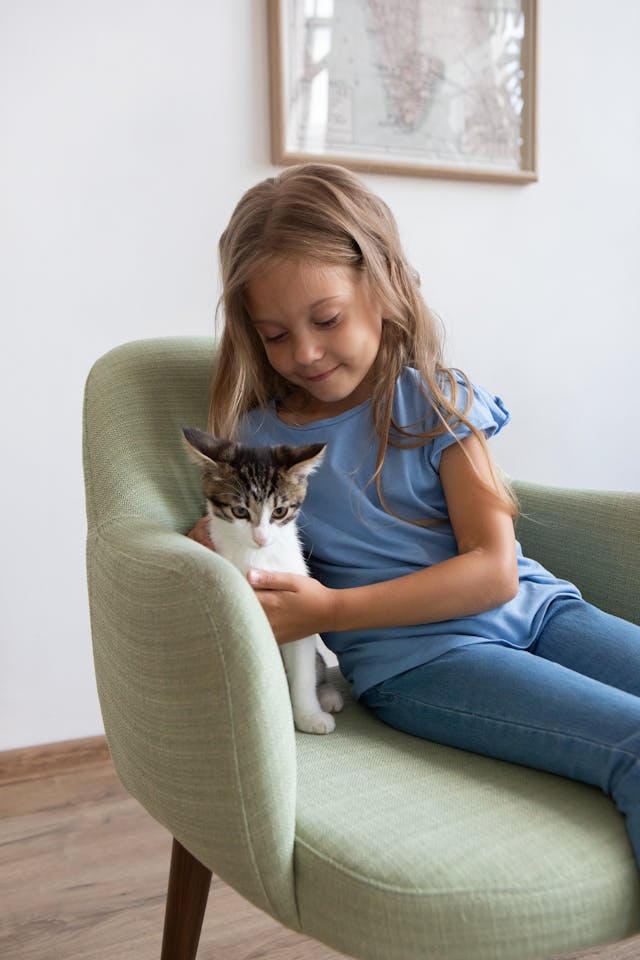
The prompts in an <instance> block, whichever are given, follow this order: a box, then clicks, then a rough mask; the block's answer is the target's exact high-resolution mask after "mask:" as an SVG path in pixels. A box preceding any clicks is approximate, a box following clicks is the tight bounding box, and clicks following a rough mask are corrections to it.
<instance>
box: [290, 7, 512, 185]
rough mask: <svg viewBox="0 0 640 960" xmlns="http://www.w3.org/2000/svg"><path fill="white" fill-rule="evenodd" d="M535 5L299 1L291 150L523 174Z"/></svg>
mask: <svg viewBox="0 0 640 960" xmlns="http://www.w3.org/2000/svg"><path fill="white" fill-rule="evenodd" d="M523 2H526V0H287V3H288V5H289V6H288V15H287V22H288V25H289V26H288V30H289V32H290V35H289V36H288V37H285V38H284V39H285V48H286V49H287V50H288V51H289V55H288V62H287V69H286V78H285V98H286V100H285V102H286V112H287V117H288V125H287V141H286V149H288V150H291V151H292V152H295V153H303V154H304V153H308V154H316V155H317V154H323V155H328V156H330V155H332V154H333V155H335V156H350V157H356V158H357V157H358V156H362V157H367V158H371V159H380V160H387V161H401V162H403V163H407V162H409V163H411V162H415V163H416V164H425V163H433V164H437V165H441V166H442V165H447V166H450V167H456V166H464V167H473V166H477V167H481V168H483V169H491V168H495V169H496V170H503V171H509V170H513V171H518V170H521V169H522V167H523V135H522V128H523V108H524V94H523V85H524V68H523V40H524V35H525V13H524V10H523Z"/></svg>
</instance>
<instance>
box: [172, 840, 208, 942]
mask: <svg viewBox="0 0 640 960" xmlns="http://www.w3.org/2000/svg"><path fill="white" fill-rule="evenodd" d="M210 886H211V870H209V868H208V867H205V866H204V865H203V864H202V863H200V861H199V860H196V858H195V857H194V856H193V855H192V854H190V853H189V851H188V850H185V848H184V847H183V846H182V844H180V843H178V841H177V840H176V839H175V837H174V840H173V848H172V851H171V867H170V868H169V889H168V890H167V905H166V907H165V914H164V933H163V935H162V954H161V960H195V956H196V953H197V951H198V942H199V940H200V931H201V930H202V921H203V919H204V911H205V907H206V906H207V899H208V897H209V887H210Z"/></svg>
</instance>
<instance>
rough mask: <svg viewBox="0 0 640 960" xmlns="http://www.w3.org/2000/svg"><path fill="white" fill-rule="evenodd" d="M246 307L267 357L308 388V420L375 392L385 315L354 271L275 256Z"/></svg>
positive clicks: (291, 380)
mask: <svg viewBox="0 0 640 960" xmlns="http://www.w3.org/2000/svg"><path fill="white" fill-rule="evenodd" d="M247 307H248V311H249V315H250V317H251V320H252V322H253V323H254V324H255V327H256V330H257V331H258V334H259V336H260V338H261V340H262V342H263V344H264V348H265V351H266V354H267V359H268V360H269V363H270V364H271V366H272V367H273V368H274V370H276V371H277V372H278V373H279V374H280V375H281V376H282V377H284V378H285V379H286V380H288V381H289V383H291V384H293V385H294V386H295V387H298V388H300V390H302V391H303V394H302V399H303V401H304V403H303V407H304V411H305V413H307V414H308V415H309V417H310V418H312V417H314V416H317V417H322V416H334V415H336V414H338V413H341V412H343V411H344V410H348V409H350V408H351V407H353V406H356V404H358V403H361V402H362V401H363V400H366V399H367V398H368V397H369V396H370V395H371V390H372V386H373V384H372V368H373V364H374V361H375V359H376V356H377V354H378V348H379V346H380V337H381V333H382V314H381V309H380V306H379V304H378V303H377V302H376V301H375V300H374V298H373V297H372V296H371V294H370V292H369V291H368V289H367V287H366V285H365V284H363V283H362V281H361V279H360V277H359V275H358V273H357V272H356V271H355V270H353V269H351V268H350V267H339V266H328V265H324V264H318V263H313V262H310V261H304V260H279V261H275V262H274V263H273V264H272V265H271V266H270V267H269V268H268V269H267V270H266V271H265V272H264V273H262V274H260V275H258V276H256V277H255V278H254V279H253V280H251V281H250V282H249V284H248V285H247Z"/></svg>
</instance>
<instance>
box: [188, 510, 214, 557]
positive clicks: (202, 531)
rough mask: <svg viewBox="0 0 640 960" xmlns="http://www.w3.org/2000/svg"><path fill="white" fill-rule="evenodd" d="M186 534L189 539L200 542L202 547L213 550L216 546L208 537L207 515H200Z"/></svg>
mask: <svg viewBox="0 0 640 960" xmlns="http://www.w3.org/2000/svg"><path fill="white" fill-rule="evenodd" d="M187 536H188V537H189V539H190V540H195V542H196V543H201V544H202V546H203V547H207V548H208V549H209V550H213V551H214V552H215V549H216V548H215V547H214V545H213V544H212V543H211V540H210V539H209V517H200V519H199V520H198V522H197V523H196V525H195V527H194V528H193V530H189V533H188V534H187Z"/></svg>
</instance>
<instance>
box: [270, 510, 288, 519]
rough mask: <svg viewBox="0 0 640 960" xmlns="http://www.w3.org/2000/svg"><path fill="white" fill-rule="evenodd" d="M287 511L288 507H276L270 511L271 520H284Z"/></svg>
mask: <svg viewBox="0 0 640 960" xmlns="http://www.w3.org/2000/svg"><path fill="white" fill-rule="evenodd" d="M288 513H289V507H276V508H275V509H274V510H272V511H271V519H272V520H284V518H285V517H286V515H287V514H288Z"/></svg>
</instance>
